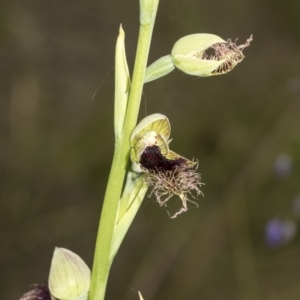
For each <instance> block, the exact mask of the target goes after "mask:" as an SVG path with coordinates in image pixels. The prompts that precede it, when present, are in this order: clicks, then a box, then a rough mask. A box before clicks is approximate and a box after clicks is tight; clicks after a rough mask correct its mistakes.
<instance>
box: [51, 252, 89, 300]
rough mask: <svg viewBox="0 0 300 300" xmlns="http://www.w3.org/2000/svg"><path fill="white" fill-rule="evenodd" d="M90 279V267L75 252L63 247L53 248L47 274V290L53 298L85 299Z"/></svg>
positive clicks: (64, 299) (67, 299)
mask: <svg viewBox="0 0 300 300" xmlns="http://www.w3.org/2000/svg"><path fill="white" fill-rule="evenodd" d="M90 279H91V271H90V269H89V268H88V266H87V265H86V263H85V262H84V261H83V260H82V259H81V258H80V257H79V256H78V255H77V254H75V253H73V252H72V251H70V250H67V249H64V248H55V250H54V254H53V258H52V262H51V268H50V275H49V290H50V293H51V297H52V299H53V300H54V299H59V300H86V299H87V298H88V292H89V289H90Z"/></svg>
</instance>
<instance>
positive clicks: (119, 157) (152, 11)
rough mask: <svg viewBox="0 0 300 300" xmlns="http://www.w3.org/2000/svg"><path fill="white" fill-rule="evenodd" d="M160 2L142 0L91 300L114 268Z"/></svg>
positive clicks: (98, 298)
mask: <svg viewBox="0 0 300 300" xmlns="http://www.w3.org/2000/svg"><path fill="white" fill-rule="evenodd" d="M158 3H159V0H140V32H139V39H138V46H137V54H136V60H135V66H134V72H133V78H132V85H131V89H130V96H129V100H128V107H127V110H126V117H125V121H124V127H123V133H122V136H121V137H120V140H119V141H118V142H116V145H115V152H114V157H113V161H112V166H111V170H110V175H109V179H108V184H107V188H106V193H105V197H104V203H103V208H102V213H101V218H100V224H99V229H98V235H97V240H96V247H95V255H94V264H93V271H92V281H91V289H90V294H89V300H104V297H105V290H106V284H107V279H108V275H109V270H110V266H111V258H110V253H111V246H112V239H113V234H114V228H115V224H116V217H117V212H118V205H119V199H120V197H121V192H122V186H123V182H124V178H125V174H126V169H127V165H128V158H129V151H130V142H129V139H130V134H131V132H132V130H133V129H134V127H135V125H136V122H137V118H138V112H139V107H140V101H141V96H142V90H143V84H144V78H145V71H146V66H147V60H148V54H149V49H150V43H151V37H152V32H153V26H154V22H155V17H156V12H157V8H158Z"/></svg>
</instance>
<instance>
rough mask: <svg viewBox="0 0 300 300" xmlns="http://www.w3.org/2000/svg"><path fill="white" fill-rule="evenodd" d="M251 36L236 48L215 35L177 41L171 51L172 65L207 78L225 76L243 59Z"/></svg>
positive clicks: (228, 41) (199, 35)
mask: <svg viewBox="0 0 300 300" xmlns="http://www.w3.org/2000/svg"><path fill="white" fill-rule="evenodd" d="M251 41H252V35H251V36H250V38H249V39H248V40H247V41H246V43H245V44H243V45H240V46H237V45H236V44H235V43H233V42H232V41H231V40H227V41H225V40H223V39H222V38H220V37H219V36H217V35H214V34H207V33H197V34H191V35H187V36H185V37H183V38H181V39H179V40H178V41H177V42H176V43H175V45H174V47H173V49H172V53H171V56H172V59H173V63H174V65H175V66H176V67H177V68H178V69H180V70H181V71H182V72H184V73H186V74H189V75H195V76H201V77H207V76H212V75H220V74H225V73H227V72H229V71H231V70H232V69H233V68H234V67H235V66H236V65H237V64H238V63H239V62H241V61H242V60H243V59H244V57H245V56H244V54H243V52H242V51H243V49H244V48H246V47H248V46H249V45H250V42H251Z"/></svg>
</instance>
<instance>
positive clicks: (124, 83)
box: [114, 25, 130, 140]
mask: <svg viewBox="0 0 300 300" xmlns="http://www.w3.org/2000/svg"><path fill="white" fill-rule="evenodd" d="M129 91H130V75H129V71H128V65H127V60H126V53H125V33H124V30H123V28H122V25H121V26H120V30H119V36H118V38H117V44H116V57H115V116H114V120H115V138H116V140H118V139H119V138H120V136H121V134H122V131H123V124H124V119H125V114H126V108H127V101H128V96H129Z"/></svg>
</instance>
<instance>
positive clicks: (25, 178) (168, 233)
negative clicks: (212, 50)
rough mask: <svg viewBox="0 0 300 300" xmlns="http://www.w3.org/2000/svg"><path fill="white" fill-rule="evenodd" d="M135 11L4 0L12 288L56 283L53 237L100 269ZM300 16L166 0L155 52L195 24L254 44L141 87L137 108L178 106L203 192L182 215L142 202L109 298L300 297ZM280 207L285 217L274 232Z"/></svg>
mask: <svg viewBox="0 0 300 300" xmlns="http://www.w3.org/2000/svg"><path fill="white" fill-rule="evenodd" d="M138 10H139V8H138V1H137V0H135V1H133V0H128V1H121V0H109V1H108V0H102V1H100V0H86V1H82V0H81V1H80V0H2V1H1V3H0V66H1V67H0V76H1V80H0V97H1V101H0V116H1V118H0V128H1V129H0V130H1V135H0V178H1V180H0V185H1V187H0V193H1V194H0V199H1V200H0V224H1V225H0V270H1V272H0V273H1V275H0V276H1V278H0V295H1V299H8V300H13V299H19V297H20V296H21V295H22V294H23V293H24V292H26V291H27V290H28V285H29V284H31V283H37V282H45V281H46V280H47V277H48V272H49V266H50V261H51V257H52V253H53V249H54V247H55V246H59V247H65V248H68V249H70V250H72V251H74V252H76V253H78V254H79V255H80V256H81V257H82V258H83V259H84V260H85V261H86V262H87V263H88V264H89V265H90V266H91V265H92V258H93V249H94V245H95V236H96V232H97V226H98V221H99V213H100V209H101V205H102V200H103V194H104V191H105V185H106V181H107V176H108V172H109V168H110V162H111V158H112V154H113V146H114V137H113V93H114V71H113V68H114V48H115V41H116V37H117V34H118V28H119V24H120V23H122V24H123V28H124V30H125V32H126V51H127V55H128V62H129V66H130V70H131V71H132V64H133V61H134V55H135V49H136V40H137V35H138ZM299 12H300V2H299V1H297V0H290V1H288V2H285V3H283V2H282V1H278V0H267V1H259V0H244V1H238V0H224V1H218V0H165V1H161V4H160V7H159V12H158V16H157V23H156V26H155V30H154V36H153V43H152V46H151V53H150V57H149V63H150V62H153V61H154V60H156V59H158V58H159V57H161V56H163V55H166V54H168V53H170V50H171V48H172V46H173V44H174V43H175V42H176V41H177V40H178V39H179V38H180V37H182V36H184V35H187V34H190V33H196V32H207V33H214V34H217V35H219V36H221V37H222V38H224V39H227V38H231V39H232V40H235V38H236V37H238V38H239V40H238V43H243V42H244V41H245V40H246V39H247V38H248V37H249V36H250V34H253V36H254V41H253V43H252V44H251V46H250V47H249V48H246V49H245V51H244V53H245V55H246V58H245V60H244V61H243V62H242V63H241V64H240V65H238V66H237V67H236V68H235V69H234V70H233V71H232V72H230V73H229V74H227V75H225V76H215V77H211V78H195V77H191V76H188V75H184V74H183V73H181V72H179V71H177V70H175V71H174V72H173V73H171V74H170V75H168V76H167V77H164V78H163V79H160V80H158V81H154V82H151V83H148V84H147V85H146V86H145V89H144V95H143V99H142V106H141V113H140V118H142V117H144V116H146V115H148V114H151V113H155V112H160V113H163V114H166V115H167V116H168V117H169V119H170V121H171V125H172V138H173V142H172V149H173V150H174V151H176V152H178V153H180V154H182V155H184V156H186V157H189V158H193V157H194V158H197V159H198V160H199V170H200V172H201V174H202V179H203V182H205V184H206V185H205V186H204V187H203V192H204V194H205V197H204V198H200V199H199V208H198V209H197V208H196V207H195V206H194V205H193V204H191V205H190V206H189V210H188V212H187V213H185V214H183V215H180V216H179V217H178V218H177V219H175V220H171V219H170V218H169V217H168V214H167V212H166V210H165V209H164V208H160V207H159V206H158V204H157V203H156V202H155V199H153V198H148V197H146V198H145V200H144V202H143V204H142V206H141V209H140V211H139V213H138V215H137V217H136V219H135V220H134V222H133V225H132V226H131V228H130V231H129V232H128V234H127V236H126V239H125V241H124V243H123V245H122V247H121V249H120V252H119V253H118V255H117V257H116V259H115V261H114V264H113V267H112V271H111V276H110V279H109V284H108V290H107V300H115V299H119V300H129V299H138V297H137V291H138V290H140V291H142V293H143V296H144V298H145V300H154V299H155V300H165V299H169V300H171V299H172V300H182V299H191V300H194V299H195V300H196V299H205V300H215V299H222V300H227V299H228V300H246V299H247V300H256V299H263V300H279V299H285V300H293V299H300V233H298V232H297V227H298V225H300V224H298V223H299V222H298V218H299V201H298V202H297V203H296V204H295V200H297V199H298V200H299V196H297V195H299V193H300V97H299V95H300V21H299ZM95 92H96V94H95ZM94 94H95V95H94ZM93 95H94V96H93ZM297 197H298V198H297ZM172 201H173V202H171V203H170V207H171V208H172V207H173V206H174V207H175V205H176V200H172ZM297 204H298V206H297ZM274 218H277V220H279V222H280V221H284V222H285V223H284V224H285V225H287V224H289V225H290V226H285V230H283V231H282V230H277V229H278V228H277V229H276V228H275V229H274V228H273V229H272V230H273V231H272V230H271V231H270V234H273V237H272V236H271V237H269V239H271V240H269V244H267V243H266V238H265V230H266V224H267V222H269V221H270V220H272V219H274ZM287 220H288V222H286V221H287ZM277 223H278V222H277ZM280 224H281V225H284V224H283V223H280ZM275 227H276V226H275ZM269 229H270V228H269ZM274 230H275V233H274ZM276 230H277V231H276ZM278 232H279V235H280V234H282V232H284V235H283V236H279V238H278ZM272 239H275V240H274V241H273V240H272ZM270 241H271V242H272V241H273V242H272V243H271V242H270ZM270 243H271V244H272V245H270Z"/></svg>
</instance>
